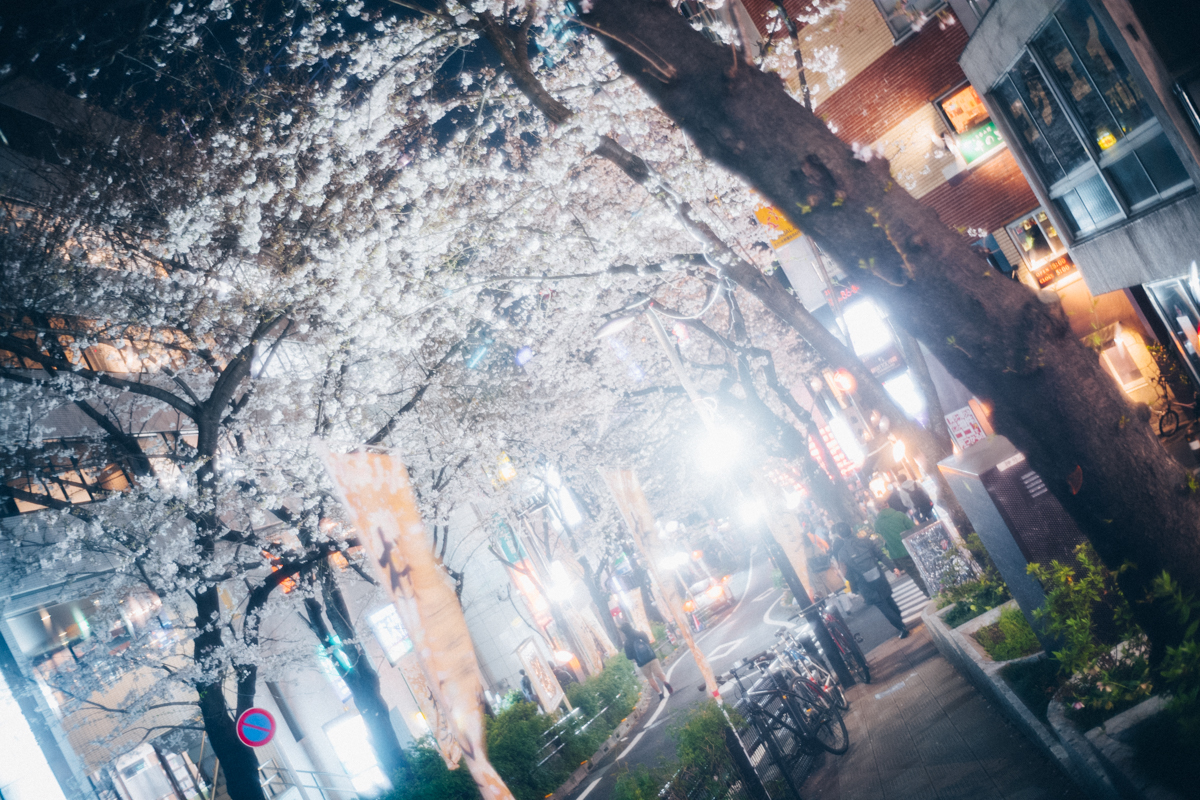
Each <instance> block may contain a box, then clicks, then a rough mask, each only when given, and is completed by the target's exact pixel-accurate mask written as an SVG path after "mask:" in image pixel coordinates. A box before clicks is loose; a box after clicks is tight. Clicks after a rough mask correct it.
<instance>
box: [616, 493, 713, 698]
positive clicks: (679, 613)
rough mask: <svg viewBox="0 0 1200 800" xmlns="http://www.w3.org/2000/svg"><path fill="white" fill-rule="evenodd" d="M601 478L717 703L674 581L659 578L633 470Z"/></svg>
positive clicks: (649, 518) (648, 517)
mask: <svg viewBox="0 0 1200 800" xmlns="http://www.w3.org/2000/svg"><path fill="white" fill-rule="evenodd" d="M601 475H603V477H604V482H605V483H607V484H608V489H609V491H610V492H612V495H613V499H614V500H616V502H617V508H619V509H621V516H623V517H624V518H625V524H626V525H628V526H629V532H630V534H632V536H633V541H634V544H636V545H637V548H638V550H640V551H641V553H642V557H643V558H644V559H645V560H646V565H647V567H648V569H649V571H650V577H652V578H653V579H654V582H655V583H656V584H658V588H659V589H660V590H661V591H662V594H663V597H665V598H666V601H667V608H669V609H671V616H672V617H673V618H674V620H675V624H676V625H677V626H679V631H680V633H681V634H682V635H683V640H684V641H685V642H687V646H688V649H689V650H691V651H692V656H693V657H694V658H695V659H696V666H697V667H699V669H700V674H701V676H703V678H704V686H705V688H706V689H707V690H708V692H709V694H710V695H712V696H713V697H715V698H716V699H717V701H718V702H720V699H721V695H720V693H719V692H718V691H717V681H716V679H715V678H714V677H713V671H712V667H710V666H709V664H708V659H707V658H705V657H704V653H702V652H700V648H699V647H697V646H696V640H695V639H693V638H692V629H691V625H690V624H689V622H688V619H687V612H685V611H684V610H683V599H682V598H681V597H680V596H679V590H678V589H676V587H675V583H674V581H669V580H668V581H664V580H662V579H660V578H659V575H658V559H659V553H658V552H657V550H658V540H657V536H656V533H655V529H654V514H653V513H651V511H650V504H649V503H648V502H646V495H645V494H644V493H643V492H642V487H641V484H639V483H638V479H637V476H636V475H634V474H633V470H628V469H621V470H609V471H608V472H602V473H601Z"/></svg>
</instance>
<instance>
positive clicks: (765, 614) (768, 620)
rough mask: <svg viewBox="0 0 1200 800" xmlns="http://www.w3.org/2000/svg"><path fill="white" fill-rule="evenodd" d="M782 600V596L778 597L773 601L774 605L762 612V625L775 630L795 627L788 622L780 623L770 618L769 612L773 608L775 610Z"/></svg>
mask: <svg viewBox="0 0 1200 800" xmlns="http://www.w3.org/2000/svg"><path fill="white" fill-rule="evenodd" d="M782 599H783V595H780V596H779V597H777V598H776V599H775V602H774V603H771V605H769V606H767V610H766V611H764V612H763V624H765V625H774V626H775V627H776V628H794V627H796V626H795V625H793V624H792V623H790V622H782V621H780V620H777V619H775V618H774V617H772V616H771V610H772V609H773V608H775V606H777V605H779V601H780V600H782Z"/></svg>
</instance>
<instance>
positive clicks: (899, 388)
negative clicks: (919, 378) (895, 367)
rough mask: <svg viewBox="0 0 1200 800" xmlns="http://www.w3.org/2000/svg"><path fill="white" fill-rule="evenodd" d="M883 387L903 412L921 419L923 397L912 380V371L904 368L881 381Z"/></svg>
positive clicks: (923, 404)
mask: <svg viewBox="0 0 1200 800" xmlns="http://www.w3.org/2000/svg"><path fill="white" fill-rule="evenodd" d="M883 388H884V389H885V390H886V391H887V393H888V394H889V395H891V397H892V399H893V400H895V401H896V404H897V405H898V406H900V408H902V409H904V413H905V414H907V415H908V416H909V417H911V418H912V419H921V418H922V417H923V416H924V415H925V397H924V395H922V394H921V390H920V389H919V388H918V387H917V382H916V381H914V380H913V377H912V372H911V371H909V370H905V371H904V372H903V373H902V374H900V375H897V376H896V377H894V378H891V379H889V380H886V381H884V382H883Z"/></svg>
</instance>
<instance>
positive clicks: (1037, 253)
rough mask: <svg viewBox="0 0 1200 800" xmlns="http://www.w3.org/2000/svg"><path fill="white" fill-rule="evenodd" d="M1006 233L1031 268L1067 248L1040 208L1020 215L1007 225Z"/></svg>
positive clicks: (1047, 216)
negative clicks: (1025, 214)
mask: <svg viewBox="0 0 1200 800" xmlns="http://www.w3.org/2000/svg"><path fill="white" fill-rule="evenodd" d="M1007 229H1008V235H1009V236H1010V237H1012V240H1013V242H1014V243H1015V244H1016V245H1017V250H1019V251H1020V253H1021V256H1022V258H1024V259H1025V264H1026V266H1028V267H1030V268H1031V269H1033V268H1036V267H1039V266H1041V265H1042V264H1043V263H1045V262H1046V261H1049V260H1050V259H1052V258H1054V257H1055V256H1058V255H1060V254H1062V253H1065V252H1066V250H1067V248H1066V246H1065V245H1064V244H1063V243H1062V240H1061V239H1060V238H1059V237H1058V231H1057V230H1055V228H1054V223H1053V222H1051V221H1050V217H1049V215H1047V214H1046V212H1045V211H1043V210H1042V209H1038V210H1037V211H1035V212H1033V213H1032V214H1030V215H1028V216H1026V217H1022V218H1021V219H1019V220H1017V221H1016V222H1013V223H1010V224H1009V225H1008V226H1007Z"/></svg>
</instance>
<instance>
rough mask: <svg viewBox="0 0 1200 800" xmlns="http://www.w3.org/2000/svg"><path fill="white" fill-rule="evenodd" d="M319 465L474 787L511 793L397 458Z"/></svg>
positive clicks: (453, 601)
mask: <svg viewBox="0 0 1200 800" xmlns="http://www.w3.org/2000/svg"><path fill="white" fill-rule="evenodd" d="M325 466H326V469H327V470H328V471H329V475H330V477H331V478H332V479H333V483H334V485H335V486H336V488H337V490H338V492H339V494H340V496H341V499H342V502H343V503H344V504H345V506H346V508H347V510H349V511H350V513H351V515H352V517H353V519H354V526H355V527H356V528H357V529H358V535H359V538H360V539H361V540H362V544H363V546H364V547H366V549H367V552H368V553H370V555H371V560H372V561H374V562H375V564H376V565H378V567H379V568H380V571H381V573H382V576H383V585H384V586H385V587H386V588H387V590H388V591H389V592H390V593H391V596H392V599H393V601H395V603H396V610H397V611H398V612H399V613H400V620H401V621H402V622H403V623H404V628H405V630H407V631H408V634H409V636H411V637H412V641H413V652H414V653H415V654H416V656H417V658H418V659H419V662H420V665H421V672H422V673H423V674H424V676H425V688H426V689H428V691H429V693H430V695H431V696H432V697H433V700H434V702H435V704H436V705H437V707H438V708H439V709H445V710H446V711H447V716H448V722H449V727H450V730H451V732H452V733H453V734H454V738H455V739H456V740H457V742H458V746H459V747H460V748H461V749H462V754H463V758H464V759H465V760H466V762H467V768H468V769H469V770H470V771H471V777H472V778H474V779H475V784H476V785H477V786H478V787H479V791H480V794H482V795H483V797H485V798H487V800H511V798H512V797H513V795H512V792H510V791H509V790H508V787H507V786H506V785H505V784H504V781H503V780H502V779H501V778H500V776H499V775H498V774H497V773H496V770H495V769H494V768H493V767H492V765H491V763H490V762H489V761H488V760H487V750H486V746H485V743H484V738H483V737H484V733H483V684H482V682H481V680H480V678H479V664H478V663H477V662H476V660H475V648H474V647H473V646H472V644H471V636H470V634H469V633H468V631H467V621H466V619H465V618H464V617H463V613H462V607H461V606H460V605H459V603H458V597H457V596H456V595H455V593H454V586H453V584H452V582H451V580H450V577H449V576H448V575H447V574H446V572H445V570H443V569H442V567H441V564H440V563H438V560H437V558H436V557H435V556H434V555H433V552H432V548H431V547H430V542H429V536H428V534H427V533H426V531H425V524H424V523H423V522H422V520H421V514H420V512H419V511H418V510H417V503H416V498H415V497H413V493H412V487H411V486H410V485H409V482H408V470H407V469H405V467H404V464H402V463H401V462H400V461H399V460H398V459H394V458H392V457H391V456H387V455H379V454H375V453H351V454H349V455H338V454H334V453H328V452H327V453H326V454H325ZM430 722H434V721H432V720H431V721H430ZM434 724H436V723H434Z"/></svg>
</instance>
